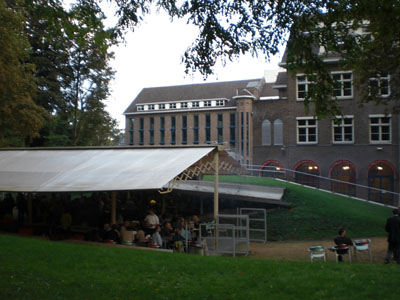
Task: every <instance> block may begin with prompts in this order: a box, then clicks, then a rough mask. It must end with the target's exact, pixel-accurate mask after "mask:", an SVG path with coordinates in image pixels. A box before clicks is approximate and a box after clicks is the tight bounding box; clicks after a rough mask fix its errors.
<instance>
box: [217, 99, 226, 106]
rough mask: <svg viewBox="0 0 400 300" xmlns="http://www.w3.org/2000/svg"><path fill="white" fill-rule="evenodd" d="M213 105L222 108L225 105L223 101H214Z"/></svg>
mask: <svg viewBox="0 0 400 300" xmlns="http://www.w3.org/2000/svg"><path fill="white" fill-rule="evenodd" d="M215 105H216V106H224V105H225V101H224V100H216V101H215Z"/></svg>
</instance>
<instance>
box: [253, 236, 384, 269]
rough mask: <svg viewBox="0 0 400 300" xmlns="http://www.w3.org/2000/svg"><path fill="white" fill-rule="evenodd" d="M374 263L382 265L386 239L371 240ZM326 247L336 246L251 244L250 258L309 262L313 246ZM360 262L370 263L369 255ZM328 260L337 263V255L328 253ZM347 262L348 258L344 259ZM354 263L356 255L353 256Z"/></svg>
mask: <svg viewBox="0 0 400 300" xmlns="http://www.w3.org/2000/svg"><path fill="white" fill-rule="evenodd" d="M370 240H371V250H372V261H373V263H379V264H382V263H383V261H384V259H385V255H386V250H387V239H386V237H375V238H370ZM316 245H319V246H324V247H326V248H330V247H332V246H333V245H334V243H333V240H315V241H285V242H267V243H265V244H263V243H251V244H250V255H249V256H250V257H254V258H261V259H269V260H285V261H309V260H310V253H309V251H308V249H309V248H310V247H311V246H316ZM357 257H358V262H361V263H368V262H369V258H368V254H367V253H360V254H359V255H358V256H357ZM327 260H328V261H335V260H336V258H335V254H334V253H333V252H331V251H329V250H328V251H327ZM344 260H347V257H346V258H345V259H344ZM353 261H354V255H353Z"/></svg>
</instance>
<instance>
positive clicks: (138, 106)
mask: <svg viewBox="0 0 400 300" xmlns="http://www.w3.org/2000/svg"><path fill="white" fill-rule="evenodd" d="M136 107H137V110H138V111H141V110H144V105H137V106H136Z"/></svg>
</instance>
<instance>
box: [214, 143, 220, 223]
mask: <svg viewBox="0 0 400 300" xmlns="http://www.w3.org/2000/svg"><path fill="white" fill-rule="evenodd" d="M218 169H219V149H218V147H217V148H216V149H215V150H214V220H215V221H217V215H218V214H219V199H218V185H219V175H218V173H219V170H218Z"/></svg>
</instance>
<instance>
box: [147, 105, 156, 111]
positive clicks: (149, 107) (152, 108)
mask: <svg viewBox="0 0 400 300" xmlns="http://www.w3.org/2000/svg"><path fill="white" fill-rule="evenodd" d="M147 109H148V110H154V109H155V105H154V104H148V105H147Z"/></svg>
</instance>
